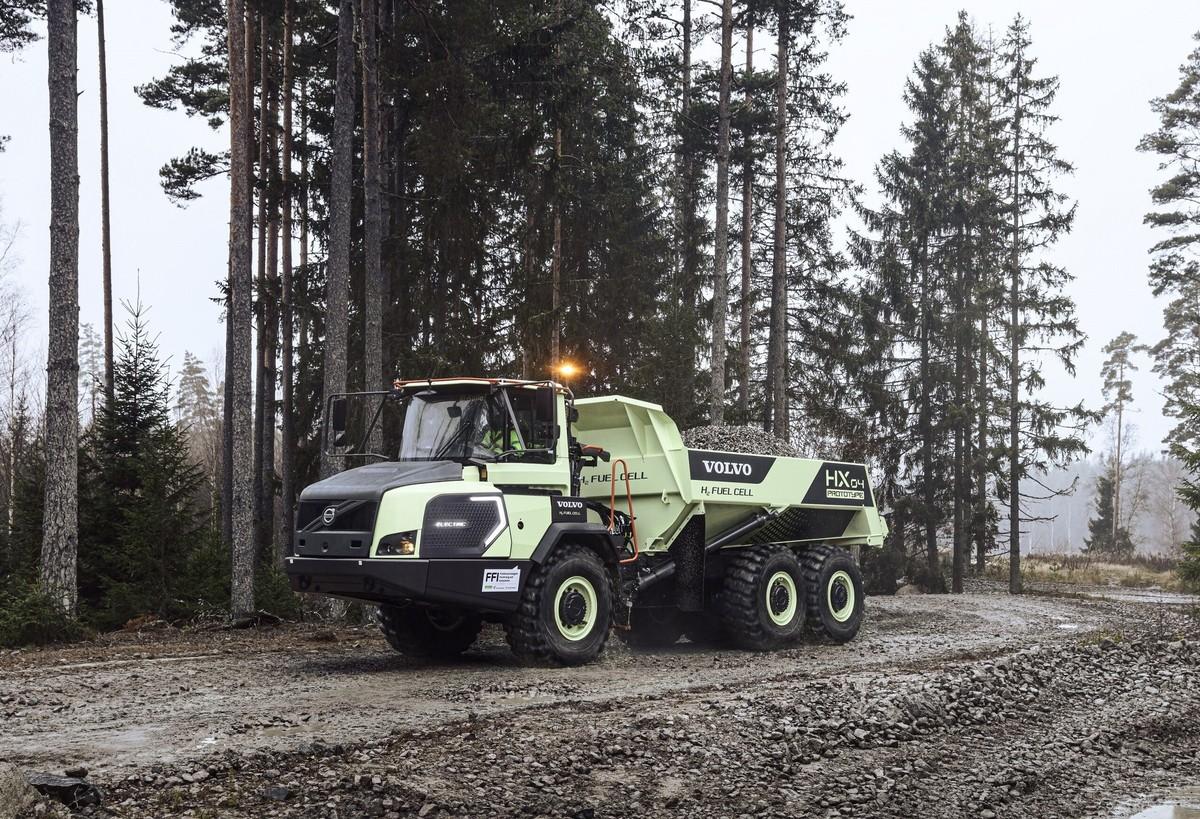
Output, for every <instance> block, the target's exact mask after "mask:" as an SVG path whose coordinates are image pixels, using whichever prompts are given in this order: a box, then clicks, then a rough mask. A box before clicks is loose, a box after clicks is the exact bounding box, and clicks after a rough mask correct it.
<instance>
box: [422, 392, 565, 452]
mask: <svg viewBox="0 0 1200 819" xmlns="http://www.w3.org/2000/svg"><path fill="white" fill-rule="evenodd" d="M405 404H406V406H405V411H404V423H403V427H402V432H401V436H400V450H399V453H398V457H399V460H401V461H466V460H468V459H473V460H484V461H488V460H545V459H546V458H547V457H549V458H550V459H551V460H552V459H553V455H548V454H547V450H548V449H550V448H551V447H552V446H553V443H552V441H553V435H552V432H551V431H552V429H553V419H540V418H538V417H537V413H536V412H535V409H534V404H535V402H534V400H533V391H532V390H511V391H510V390H495V391H492V392H488V393H483V392H467V393H461V392H457V393H446V392H436V393H435V392H427V393H417V394H416V395H412V396H410V397H409V399H408V400H407V401H406V402H405Z"/></svg>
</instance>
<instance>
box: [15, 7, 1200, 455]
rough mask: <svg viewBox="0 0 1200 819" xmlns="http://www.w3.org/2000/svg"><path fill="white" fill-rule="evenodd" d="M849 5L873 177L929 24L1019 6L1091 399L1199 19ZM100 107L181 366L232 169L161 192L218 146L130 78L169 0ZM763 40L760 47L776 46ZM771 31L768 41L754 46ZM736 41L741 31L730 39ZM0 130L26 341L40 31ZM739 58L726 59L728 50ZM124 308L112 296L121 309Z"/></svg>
mask: <svg viewBox="0 0 1200 819" xmlns="http://www.w3.org/2000/svg"><path fill="white" fill-rule="evenodd" d="M846 7H847V10H848V11H849V12H850V13H851V14H852V15H853V16H854V19H853V20H852V21H851V22H850V25H849V33H848V35H847V37H846V39H845V41H844V42H843V43H842V44H841V45H839V46H837V47H836V48H834V49H833V52H832V55H831V61H830V63H831V65H830V67H831V69H832V72H833V74H834V76H835V77H837V78H840V79H842V80H844V81H845V82H847V83H848V85H849V91H848V94H847V96H846V98H845V100H844V106H845V108H846V110H847V111H848V112H849V113H850V120H849V122H848V123H847V124H846V126H845V128H844V129H843V131H842V134H841V136H840V138H839V140H838V143H837V150H838V151H839V152H840V154H841V155H842V156H843V157H844V158H845V160H846V163H847V166H848V171H849V173H850V175H851V176H852V177H853V178H855V179H857V180H858V181H860V182H861V183H863V184H865V185H866V186H867V189H868V191H871V190H873V188H874V186H873V180H872V169H873V167H874V164H875V162H876V161H877V160H878V158H879V157H880V156H881V155H882V154H884V153H885V152H886V151H888V150H890V149H891V148H893V147H895V146H896V145H897V143H898V141H899V127H900V124H901V122H903V121H904V120H905V119H906V118H907V116H908V113H907V111H906V110H905V108H904V105H903V102H902V100H901V92H902V89H903V85H904V81H905V78H906V77H907V75H908V74H909V71H910V69H911V68H912V64H913V61H914V60H915V58H916V56H917V54H918V53H919V52H920V51H921V49H923V48H925V47H926V46H928V45H929V44H930V43H931V42H933V41H935V40H937V39H939V38H940V37H941V36H942V34H943V32H944V29H945V27H946V26H948V25H951V24H952V23H953V22H954V19H955V15H956V13H957V11H958V9H960V8H963V7H965V8H967V10H968V11H969V12H970V14H971V15H972V16H973V18H974V20H975V21H976V23H977V24H979V25H980V26H983V27H986V26H988V25H991V26H992V27H993V28H994V29H995V30H996V32H997V33H998V34H999V33H1000V32H1001V31H1002V30H1003V28H1004V27H1005V26H1006V25H1007V23H1008V22H1009V21H1010V20H1011V19H1012V17H1013V16H1014V15H1015V14H1017V13H1018V12H1020V13H1022V14H1023V15H1025V16H1026V17H1027V18H1029V20H1030V21H1031V23H1032V35H1033V42H1034V46H1033V48H1034V52H1035V54H1036V55H1037V56H1038V58H1039V60H1040V68H1041V72H1042V73H1043V74H1057V75H1058V76H1059V77H1060V79H1061V82H1062V87H1061V91H1060V94H1059V98H1058V103H1057V105H1056V108H1055V111H1056V112H1057V114H1058V115H1059V116H1060V117H1061V118H1062V121H1061V123H1059V125H1058V126H1057V127H1056V128H1055V131H1054V132H1053V136H1054V138H1055V140H1056V141H1057V143H1058V145H1059V147H1060V149H1061V153H1062V156H1063V157H1064V158H1066V159H1067V160H1069V161H1071V162H1073V163H1074V164H1075V167H1076V174H1075V176H1074V177H1073V178H1070V179H1066V180H1064V181H1063V183H1062V188H1063V190H1064V191H1065V192H1066V193H1068V194H1069V195H1070V196H1072V197H1074V198H1075V199H1076V200H1077V201H1078V204H1079V209H1078V216H1077V220H1076V224H1075V229H1074V232H1073V233H1072V234H1071V235H1070V236H1068V237H1067V238H1065V239H1064V240H1063V241H1062V242H1061V243H1060V244H1059V245H1058V247H1057V249H1056V250H1055V251H1054V258H1055V260H1056V261H1057V262H1059V263H1061V264H1063V265H1065V266H1066V267H1067V268H1068V270H1070V271H1071V272H1072V273H1073V274H1074V275H1075V276H1076V279H1077V280H1076V282H1075V284H1074V285H1073V287H1072V288H1071V293H1072V295H1073V296H1074V298H1075V300H1076V303H1077V305H1078V312H1079V317H1080V322H1081V325H1082V328H1083V330H1084V331H1085V332H1086V333H1087V335H1088V342H1087V346H1086V348H1085V350H1084V352H1083V354H1082V355H1081V357H1080V360H1079V372H1078V375H1077V377H1076V378H1074V379H1071V378H1069V377H1066V376H1065V375H1055V376H1054V377H1053V378H1052V380H1051V384H1050V387H1049V394H1050V396H1051V397H1052V398H1054V399H1055V400H1059V401H1062V402H1071V403H1073V402H1074V401H1076V400H1079V399H1080V398H1082V399H1084V400H1085V401H1088V402H1089V403H1090V404H1091V405H1093V406H1098V405H1099V404H1100V401H1101V399H1100V378H1099V374H1098V371H1099V368H1100V364H1101V361H1102V358H1103V356H1102V355H1101V353H1100V348H1101V347H1102V346H1103V345H1104V344H1105V343H1106V342H1107V341H1108V340H1109V339H1111V338H1112V337H1113V336H1115V335H1116V334H1117V333H1118V332H1120V331H1122V330H1129V331H1130V332H1133V333H1135V334H1136V335H1138V336H1139V338H1140V339H1141V340H1142V341H1144V342H1153V341H1156V340H1157V339H1158V338H1159V336H1160V334H1161V332H1162V320H1161V304H1159V303H1156V301H1155V299H1154V298H1153V297H1152V296H1151V294H1150V290H1149V287H1148V286H1147V283H1146V269H1147V253H1146V250H1147V248H1148V247H1150V245H1151V244H1152V243H1153V242H1154V241H1155V237H1154V236H1153V234H1152V233H1151V231H1149V230H1148V229H1147V228H1145V227H1144V226H1143V225H1142V216H1143V214H1144V213H1145V211H1146V210H1147V207H1148V205H1149V197H1148V195H1147V189H1148V188H1149V187H1150V186H1151V185H1152V184H1154V182H1155V181H1156V179H1157V178H1158V173H1157V172H1156V167H1155V165H1156V163H1155V160H1154V159H1153V158H1152V157H1148V156H1145V155H1142V154H1139V153H1137V152H1136V151H1135V150H1134V148H1135V146H1136V145H1137V142H1138V139H1139V138H1140V137H1141V136H1142V135H1143V134H1144V133H1146V132H1147V131H1149V130H1151V129H1152V128H1153V127H1154V125H1155V122H1154V117H1153V115H1152V114H1151V112H1150V108H1149V104H1148V101H1149V99H1150V98H1151V97H1154V96H1158V95H1162V94H1165V93H1167V92H1168V91H1170V90H1171V89H1172V88H1174V86H1175V85H1176V84H1177V82H1178V78H1179V73H1178V67H1179V65H1180V64H1181V63H1182V62H1183V60H1184V58H1185V56H1186V55H1187V53H1188V52H1189V51H1190V50H1191V48H1192V45H1193V43H1192V40H1191V34H1192V32H1194V31H1196V30H1197V29H1200V6H1198V5H1197V3H1196V2H1195V0H1156V2H1153V3H1144V4H1140V5H1138V6H1136V7H1132V6H1129V5H1128V4H1122V5H1120V6H1118V5H1117V4H1115V3H1103V2H1094V1H1093V2H1084V0H1072V1H1071V2H1067V1H1066V0H1057V2H1053V3H1047V2H1030V1H1029V0H1025V1H1024V2H1022V1H1021V0H1012V1H1011V2H1009V0H1001V1H996V0H993V1H992V2H987V3H979V2H975V3H962V2H958V3H955V2H949V0H947V1H946V2H942V1H941V0H886V1H885V0H869V1H868V0H847V2H846ZM107 16H108V21H107V22H108V26H107V29H108V32H107V33H108V55H109V108H110V112H109V119H110V125H111V146H110V157H111V173H112V177H111V178H112V199H113V201H112V219H113V221H112V228H113V278H114V284H113V286H114V290H115V293H116V297H117V298H118V299H134V298H136V296H137V293H138V287H139V283H140V288H141V298H142V301H143V302H144V303H146V304H148V305H151V307H152V310H151V313H150V320H151V322H152V324H153V326H154V328H155V329H157V330H158V331H159V332H160V333H161V343H162V346H163V349H164V351H165V352H166V353H167V354H168V355H169V356H171V358H172V360H173V363H175V364H176V365H177V364H178V363H179V362H180V361H181V359H182V357H183V351H184V350H190V351H191V352H193V353H195V354H197V355H199V356H201V357H202V358H205V359H206V360H209V361H212V360H213V359H214V357H216V356H219V351H220V350H221V349H222V345H223V340H224V331H223V327H222V325H221V324H220V322H219V313H218V311H217V309H216V308H215V307H214V306H213V305H212V303H211V302H210V301H209V299H210V298H211V297H212V296H213V295H214V293H215V287H214V285H213V282H215V281H216V280H218V279H220V278H222V277H223V276H224V275H225V263H226V242H227V229H226V224H227V217H228V200H227V193H226V191H227V183H225V182H224V181H223V180H214V181H213V182H210V183H208V184H207V185H206V186H205V187H204V193H205V196H204V197H203V198H202V199H200V200H199V201H197V202H193V203H191V204H190V205H189V206H188V207H187V208H186V209H180V208H178V207H176V206H174V205H172V204H171V203H170V202H168V201H167V199H166V197H165V196H164V195H163V193H162V191H161V189H160V187H159V181H158V169H159V167H161V166H162V164H163V163H164V162H165V161H166V160H167V159H169V158H171V157H172V156H176V155H178V154H180V153H182V151H183V150H184V149H185V148H186V147H188V146H190V145H205V146H207V147H210V148H213V149H219V148H220V147H221V146H222V144H227V141H226V140H225V139H224V137H223V135H221V134H216V133H213V132H211V131H210V130H209V129H208V127H207V125H205V124H204V123H203V122H200V121H196V120H189V119H187V118H186V117H185V116H184V115H183V114H182V113H180V112H163V111H155V110H151V109H149V108H146V107H145V106H144V105H142V104H141V102H140V101H139V100H138V98H137V97H136V96H135V95H134V93H133V88H134V86H135V85H137V84H139V83H143V82H146V81H147V80H148V79H150V78H152V77H155V76H158V75H160V74H162V73H163V71H164V70H165V69H166V68H167V67H168V66H169V65H171V63H172V61H173V60H175V59H177V58H176V57H174V56H173V55H172V54H171V42H170V36H169V30H168V29H169V26H170V23H171V16H170V13H169V11H168V7H167V5H166V3H160V2H151V0H139V1H138V2H121V3H112V4H110V7H109V8H108V9H107ZM766 39H767V38H760V39H759V48H760V49H761V51H762V53H761V55H760V56H759V57H758V58H757V59H756V62H757V63H759V64H761V65H765V64H767V63H768V62H769V59H770V57H769V53H770V51H771V45H770V43H769V41H768V42H764V40H766ZM764 46H765V47H764ZM738 48H741V42H740V41H739V42H737V43H735V49H738ZM0 59H3V62H2V63H0V101H2V102H3V106H2V108H0V112H2V113H0V134H8V135H10V136H11V141H10V142H9V144H8V148H7V150H6V151H5V152H4V153H2V154H0V208H2V216H0V219H2V220H3V222H4V223H7V224H9V225H10V226H11V225H12V224H13V223H18V222H19V223H20V226H21V234H20V237H19V239H18V241H17V245H16V253H17V254H18V256H19V257H20V260H21V261H20V264H19V266H18V268H17V273H16V275H17V277H18V279H19V281H20V283H21V286H22V287H23V288H24V290H25V291H26V293H27V296H28V298H29V301H30V303H31V305H32V306H33V310H34V314H35V316H36V327H35V329H34V330H33V331H31V337H30V338H29V339H28V340H27V346H28V347H29V348H30V349H31V350H34V351H35V354H36V356H37V357H38V358H39V359H41V358H42V357H43V352H42V351H43V350H44V349H45V343H46V342H45V313H46V299H47V296H48V294H47V291H46V274H47V269H48V240H47V226H48V224H49V192H48V188H47V179H48V169H47V166H48V150H49V149H48V141H47V128H46V120H47V113H46V112H47V101H46V50H45V41H44V40H43V41H40V42H39V43H36V44H34V46H32V47H31V48H29V49H27V50H26V51H25V52H23V53H22V54H20V55H17V56H16V57H10V56H8V55H4V56H3V57H0ZM736 61H737V57H736V56H735V62H736ZM79 65H80V76H79V89H80V99H79V127H80V151H79V155H80V171H81V185H80V213H81V222H82V223H81V229H80V289H81V293H80V300H81V311H82V312H81V321H83V322H88V323H91V324H93V325H96V326H99V325H100V323H101V299H100V237H99V184H98V168H99V159H98V147H97V137H96V134H97V132H98V109H97V106H98V101H97V94H96V80H95V77H96V68H95V66H96V28H95V21H94V20H93V19H91V18H83V19H81V21H80V29H79ZM120 315H121V312H120V311H118V316H120ZM1159 390H1160V385H1159V383H1158V382H1157V380H1156V379H1155V378H1154V376H1153V375H1152V374H1150V373H1149V362H1148V361H1145V362H1143V372H1142V373H1141V374H1139V375H1138V376H1137V377H1136V378H1135V381H1134V394H1135V401H1136V405H1137V407H1138V416H1137V417H1136V419H1135V423H1136V424H1137V426H1138V428H1139V432H1138V445H1139V447H1141V448H1146V449H1154V450H1156V449H1158V447H1159V441H1160V440H1161V438H1162V437H1163V435H1164V434H1165V433H1166V431H1167V430H1168V429H1169V426H1170V424H1169V421H1168V419H1164V418H1163V416H1162V402H1161V398H1160V396H1159Z"/></svg>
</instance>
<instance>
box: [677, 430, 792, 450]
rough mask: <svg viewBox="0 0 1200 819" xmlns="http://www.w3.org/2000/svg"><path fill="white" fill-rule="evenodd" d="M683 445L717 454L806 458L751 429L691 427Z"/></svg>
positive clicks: (785, 442) (780, 439)
mask: <svg viewBox="0 0 1200 819" xmlns="http://www.w3.org/2000/svg"><path fill="white" fill-rule="evenodd" d="M683 445H684V446H686V447H687V448H688V449H715V450H717V451H718V452H742V453H745V454H747V455H775V456H778V457H784V458H804V457H806V456H805V454H804V453H803V452H801V451H800V450H798V449H796V448H795V447H794V446H792V445H791V444H789V443H788V442H787V441H785V440H783V439H782V438H776V437H775V436H774V435H772V434H771V433H769V432H766V431H765V430H762V429H759V428H758V427H751V426H733V425H730V426H717V427H713V426H707V427H692V428H691V429H685V430H684V431H683Z"/></svg>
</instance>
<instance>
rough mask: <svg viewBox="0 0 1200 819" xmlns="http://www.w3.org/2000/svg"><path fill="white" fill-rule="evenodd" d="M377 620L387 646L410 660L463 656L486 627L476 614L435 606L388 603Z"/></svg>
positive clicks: (380, 611) (382, 608) (380, 610)
mask: <svg viewBox="0 0 1200 819" xmlns="http://www.w3.org/2000/svg"><path fill="white" fill-rule="evenodd" d="M377 618H378V620H379V627H380V628H381V629H382V630H383V636H384V637H385V638H387V641H388V644H389V645H390V646H391V647H392V648H394V649H396V650H397V651H399V652H400V653H401V654H407V655H408V656H410V657H454V656H456V655H458V654H462V653H463V652H464V651H466V650H467V649H468V648H470V647H471V645H472V644H473V643H474V642H475V639H476V638H477V637H478V636H479V630H480V629H481V628H483V620H482V619H480V617H479V615H478V614H476V613H474V612H469V611H460V610H457V609H445V608H436V607H432V606H415V605H405V606H392V605H386V604H385V605H381V606H380V607H379V612H378V614H377Z"/></svg>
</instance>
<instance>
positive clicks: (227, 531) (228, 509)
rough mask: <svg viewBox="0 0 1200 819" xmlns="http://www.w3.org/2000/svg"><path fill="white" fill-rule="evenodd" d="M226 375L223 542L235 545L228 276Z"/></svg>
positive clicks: (227, 282)
mask: <svg viewBox="0 0 1200 819" xmlns="http://www.w3.org/2000/svg"><path fill="white" fill-rule="evenodd" d="M225 286H226V288H227V289H226V292H225V378H224V379H223V380H224V382H225V383H224V385H223V386H222V392H223V394H224V395H223V400H222V402H221V545H222V546H224V547H225V548H227V549H230V548H232V544H233V378H232V377H231V373H232V372H233V302H232V301H231V297H232V294H233V279H232V277H231V276H229V275H226V277H225Z"/></svg>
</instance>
